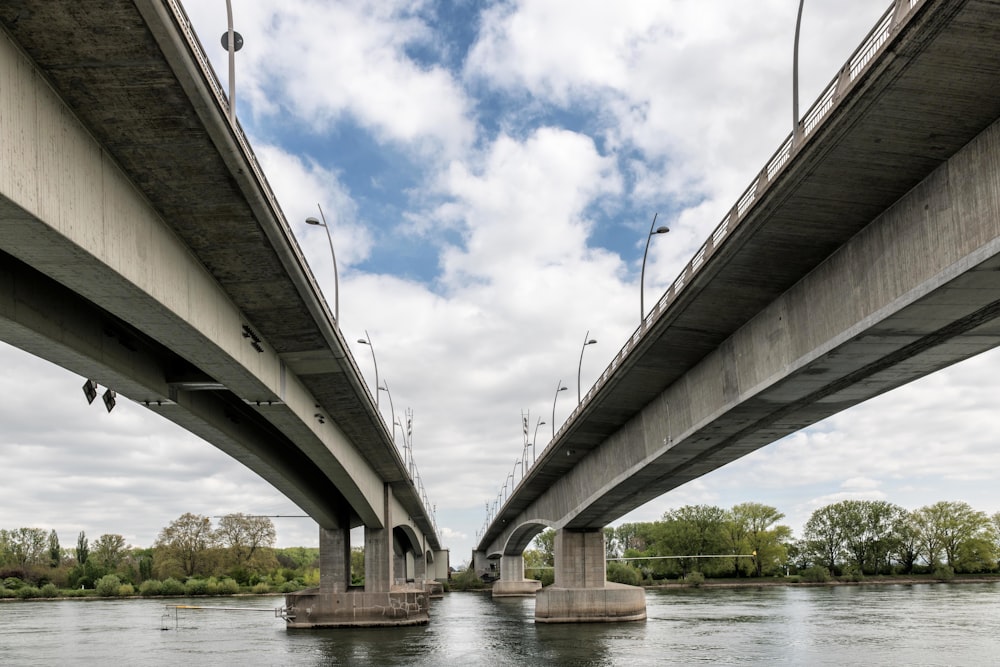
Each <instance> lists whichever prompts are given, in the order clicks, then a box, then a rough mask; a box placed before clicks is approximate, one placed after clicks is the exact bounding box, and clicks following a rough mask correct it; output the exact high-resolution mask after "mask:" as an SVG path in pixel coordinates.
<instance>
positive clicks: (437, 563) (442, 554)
mask: <svg viewBox="0 0 1000 667" xmlns="http://www.w3.org/2000/svg"><path fill="white" fill-rule="evenodd" d="M434 579H438V580H444V581H448V580H449V579H451V551H449V550H448V549H442V550H441V551H435V552H434Z"/></svg>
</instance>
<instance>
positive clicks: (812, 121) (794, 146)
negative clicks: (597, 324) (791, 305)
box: [480, 0, 927, 536]
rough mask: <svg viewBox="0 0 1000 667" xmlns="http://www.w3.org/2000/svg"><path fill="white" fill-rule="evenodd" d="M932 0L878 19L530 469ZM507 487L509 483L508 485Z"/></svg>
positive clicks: (903, 0)
mask: <svg viewBox="0 0 1000 667" xmlns="http://www.w3.org/2000/svg"><path fill="white" fill-rule="evenodd" d="M926 1H927V0H896V1H895V2H893V3H892V5H891V6H890V7H889V8H888V9H887V10H886V11H885V13H884V14H883V15H882V17H881V18H880V19H879V21H878V23H876V25H875V27H874V28H872V30H871V31H870V32H869V33H868V35H867V36H866V38H865V40H864V41H863V42H862V43H861V45H860V46H859V47H858V48H857V49H855V51H854V53H853V54H852V55H851V57H850V58H849V59H848V61H847V63H846V64H845V65H844V67H842V68H841V70H840V71H839V72H838V73H837V76H835V77H834V79H833V81H832V82H831V83H830V84H829V85H828V86H827V87H826V88H825V89H824V90H823V92H822V94H820V96H819V98H818V99H817V100H816V102H814V103H813V105H812V107H810V109H809V110H808V111H807V112H806V115H805V116H804V117H803V119H802V120H800V121H799V125H798V127H796V128H795V131H794V132H792V134H790V135H789V136H788V138H787V139H785V141H784V142H782V144H781V146H780V147H779V148H778V150H777V151H776V152H775V153H774V155H773V156H772V157H771V159H770V160H768V162H767V164H766V166H765V167H764V169H763V170H761V171H760V172H759V173H758V174H757V175H756V176H755V177H754V179H753V181H751V183H750V185H749V186H748V187H747V188H746V190H744V191H743V194H742V195H741V196H740V198H739V199H738V200H737V202H736V204H735V205H734V206H733V207H732V208H731V209H730V210H729V212H728V213H727V214H726V215H725V216H724V217H723V218H722V221H721V222H720V223H719V225H718V226H717V227H716V228H715V230H714V231H713V232H712V234H711V235H710V236H709V237H708V240H707V241H706V242H705V243H704V244H703V245H702V246H701V248H699V249H698V251H697V252H696V253H695V254H694V256H693V258H692V259H691V261H689V262H688V264H687V265H686V266H685V267H684V269H683V270H682V271H681V272H680V274H679V275H678V276H677V278H676V279H675V280H674V282H673V283H671V285H670V286H669V287H668V288H667V290H666V291H665V292H664V294H663V296H662V297H660V299H659V301H657V302H656V305H655V306H653V308H652V309H651V310H650V312H649V313H647V314H646V316H645V318H644V319H643V321H642V322H641V323H640V324H639V328H638V329H636V331H635V333H633V334H632V336H630V337H629V339H628V340H627V341H625V344H624V345H623V346H622V348H621V350H619V352H618V354H617V355H615V357H614V358H613V359H612V360H611V363H610V364H608V367H607V368H606V369H605V370H604V372H603V373H601V375H600V377H598V379H597V381H596V382H595V383H594V384H593V386H591V388H590V389H589V390H588V391H587V393H586V395H584V397H583V400H582V401H581V402H580V403H579V405H577V406H576V407H575V408H574V409H573V411H572V412H571V413H570V414H569V416H568V417H567V418H566V420H565V421H564V422H563V424H562V426H560V427H559V430H558V431H556V433H555V435H554V436H553V437H552V439H551V440H550V441H549V442H548V443H547V444H546V445H545V447H544V448H543V449H542V451H541V454H540V455H539V456H538V458H537V459H536V460H535V461H534V462H533V463H532V465H531V468H530V469H534V467H535V464H536V463H537V462H538V461H540V460H543V459H544V457H545V453H546V452H547V451H548V450H549V449H550V448H551V447H552V446H553V445H554V443H556V442H558V441H559V439H560V438H561V437H562V435H563V434H564V433H565V432H566V431H567V430H569V429H570V428H572V426H573V424H574V422H575V421H576V420H577V419H578V418H579V417H580V415H581V414H583V413H584V411H585V410H586V408H587V405H588V403H589V402H590V401H591V400H593V398H594V397H595V396H596V395H597V394H598V392H600V391H601V389H602V388H603V387H604V386H605V385H606V384H607V382H608V380H609V379H610V378H611V376H612V375H613V374H614V373H615V371H616V370H617V369H618V368H619V367H620V366H621V365H622V364H623V363H624V362H625V360H626V359H627V358H628V356H629V354H631V353H632V351H633V350H634V349H635V348H636V347H637V344H638V343H639V341H640V340H642V337H643V335H644V334H645V332H646V331H648V330H649V328H650V327H651V325H652V324H653V323H655V322H656V321H657V320H659V318H660V317H661V316H663V314H664V313H665V312H666V311H667V310H668V309H669V308H670V306H671V305H672V304H673V303H674V301H675V300H676V299H677V296H678V295H679V294H680V293H681V291H682V290H683V288H684V286H685V285H686V284H687V283H689V282H690V281H691V279H692V278H693V277H694V276H695V275H696V274H697V273H698V271H699V270H700V269H701V268H702V267H703V266H704V265H705V263H706V261H707V260H708V259H709V258H711V257H712V255H713V254H714V253H715V251H716V250H717V249H718V248H719V247H720V246H721V245H722V243H723V242H724V241H725V240H726V239H727V238H728V237H729V235H730V234H732V232H733V231H734V230H735V229H736V228H737V227H738V226H739V225H740V223H741V222H742V221H743V219H744V217H745V215H746V213H747V212H748V211H749V210H750V209H752V208H753V205H754V202H756V201H757V200H759V199H760V198H761V196H762V195H763V193H764V192H766V190H767V189H768V188H769V187H770V185H771V183H772V182H773V181H774V180H775V179H776V178H777V177H778V176H779V175H780V174H781V173H782V172H783V171H784V168H785V166H786V165H787V164H788V162H789V161H790V160H791V158H792V156H793V155H794V154H795V153H796V151H797V150H798V149H800V148H801V147H802V144H803V143H804V142H805V141H807V140H808V138H809V137H810V136H811V135H813V134H814V133H815V131H816V130H817V129H818V128H820V127H821V126H822V124H823V122H824V121H825V120H826V118H827V117H828V116H829V115H830V112H831V111H832V110H833V109H835V108H836V107H837V104H838V103H839V102H840V100H841V99H843V96H844V94H845V93H846V92H847V91H848V89H849V88H850V86H851V84H853V82H854V81H855V80H857V78H858V77H859V76H861V74H863V73H864V72H865V71H867V69H868V66H869V65H870V64H871V62H872V61H873V60H874V59H875V57H876V56H877V55H878V54H879V53H880V52H881V50H882V48H883V47H884V46H885V45H886V43H887V42H888V41H889V38H890V37H891V36H892V34H893V33H894V32H895V31H898V29H899V27H900V25H901V24H902V23H903V21H904V20H906V19H907V18H908V17H909V15H910V13H911V10H912V9H913V8H914V7H915V6H917V5H919V4H922V3H924V2H926ZM526 477H528V474H527V473H525V474H524V475H522V478H521V479H522V481H523V480H524V478H526ZM508 479H509V477H508ZM518 486H520V484H518ZM503 488H504V489H505V488H506V484H505V485H504V487H503ZM515 491H516V488H514V489H512V490H511V492H510V493H509V494H507V495H506V500H509V499H510V497H512V496H513V495H514V494H515ZM506 500H504V502H502V503H500V504H499V505H498V506H497V507H496V511H495V512H489V511H488V512H487V521H486V523H485V524H484V527H483V530H482V532H481V533H480V536H485V535H486V533H487V532H488V530H489V528H490V526H491V524H492V520H493V519H495V518H496V517H497V516H499V513H500V512H501V511H502V510H503V508H504V507H505V506H506Z"/></svg>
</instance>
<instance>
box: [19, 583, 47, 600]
mask: <svg viewBox="0 0 1000 667" xmlns="http://www.w3.org/2000/svg"><path fill="white" fill-rule="evenodd" d="M39 596H41V592H40V591H39V590H38V589H37V588H35V587H34V586H27V585H25V586H21V587H20V588H18V589H17V597H19V598H21V599H22V600H27V599H28V598H37V597H39Z"/></svg>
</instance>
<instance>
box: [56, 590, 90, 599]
mask: <svg viewBox="0 0 1000 667" xmlns="http://www.w3.org/2000/svg"><path fill="white" fill-rule="evenodd" d="M90 593H91V591H88V590H85V589H83V588H68V589H66V590H64V591H63V592H62V596H63V597H64V598H85V597H89V596H90Z"/></svg>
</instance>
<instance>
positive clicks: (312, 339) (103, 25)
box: [0, 0, 438, 548]
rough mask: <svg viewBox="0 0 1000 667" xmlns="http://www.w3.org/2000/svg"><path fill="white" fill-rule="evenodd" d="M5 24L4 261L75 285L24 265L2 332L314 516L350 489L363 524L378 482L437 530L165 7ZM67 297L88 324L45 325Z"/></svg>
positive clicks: (328, 510) (331, 509) (0, 125)
mask: <svg viewBox="0 0 1000 667" xmlns="http://www.w3.org/2000/svg"><path fill="white" fill-rule="evenodd" d="M175 11H176V12H178V13H177V14H175V13H174V12H175ZM0 27H2V29H3V33H2V36H0V91H2V94H0V158H2V159H0V263H2V264H4V265H5V266H6V265H10V266H12V267H14V266H17V265H16V262H18V261H19V262H22V263H23V264H24V265H25V266H26V267H28V268H29V269H30V270H33V271H36V272H37V273H38V277H39V278H40V279H44V280H49V281H52V282H53V283H55V284H62V285H68V286H71V287H72V292H70V294H69V298H68V299H64V300H63V301H54V302H45V301H42V300H40V299H37V298H35V297H36V296H37V295H38V294H39V293H41V292H42V291H44V292H46V293H49V294H51V293H53V290H48V289H46V290H41V291H35V293H32V292H33V290H34V284H35V283H36V282H37V283H39V284H41V283H42V282H44V280H39V281H36V280H26V281H22V282H19V284H18V285H17V286H16V289H15V290H12V292H11V295H12V298H11V302H12V303H13V304H14V308H13V309H12V310H10V311H8V312H10V313H13V318H14V319H13V322H14V324H11V325H9V326H8V325H3V326H2V327H0V328H6V329H8V330H9V331H10V338H9V339H8V338H5V340H9V342H12V343H13V344H15V345H18V346H19V347H24V349H28V350H29V351H31V352H32V353H34V354H37V355H38V356H41V357H43V358H47V359H50V360H51V361H54V362H55V363H60V364H64V362H68V363H71V364H72V365H71V366H67V367H68V368H70V369H71V370H74V371H77V372H79V373H81V375H83V376H85V377H91V378H95V379H97V380H98V382H99V383H101V384H102V385H107V386H111V387H112V388H114V389H115V390H116V391H118V393H119V394H120V395H122V396H124V397H128V398H131V399H132V400H135V401H137V402H140V403H143V404H144V405H147V406H149V407H150V408H151V409H155V410H157V411H158V412H160V413H161V414H164V416H166V417H167V418H168V419H172V420H174V421H176V422H177V423H178V424H180V425H181V426H183V427H185V428H189V429H190V430H192V431H193V432H195V433H197V434H198V435H201V436H202V437H204V438H205V439H207V440H209V441H210V442H212V443H213V444H216V445H218V446H219V447H220V448H222V449H223V450H224V451H226V452H227V453H230V454H232V455H233V456H236V457H237V458H239V459H240V460H241V461H242V462H244V463H245V464H247V466H248V467H250V468H251V469H253V470H255V471H257V472H258V473H260V474H261V476H262V477H264V478H265V479H267V480H268V481H270V482H271V483H272V484H274V485H275V486H276V488H278V489H279V490H281V491H282V492H284V493H285V494H286V495H288V496H289V497H290V498H292V499H293V500H294V501H295V502H296V503H297V504H299V505H300V506H301V507H303V508H304V509H305V510H306V511H307V512H309V514H310V515H311V516H313V517H314V518H316V520H317V521H318V522H319V523H320V525H321V526H325V527H333V526H334V525H336V520H335V519H334V517H335V515H336V514H337V512H339V511H340V508H341V506H342V505H343V503H344V500H345V499H346V500H347V502H348V503H349V504H350V505H351V507H352V517H351V522H352V524H353V525H355V526H357V525H361V524H362V523H365V524H371V525H377V523H378V519H377V517H376V512H375V509H374V508H376V507H377V506H378V504H379V503H378V499H379V497H380V495H381V490H382V484H383V482H385V481H388V482H389V483H390V484H392V485H393V487H394V490H395V491H396V495H397V497H398V498H399V500H400V502H401V503H402V504H403V505H404V506H405V507H406V509H407V514H408V515H409V516H410V517H411V520H412V521H413V522H414V523H415V524H417V525H418V526H419V527H420V530H421V532H422V533H423V534H425V535H430V542H431V543H432V545H433V546H434V547H435V548H437V547H438V544H437V536H436V535H434V534H433V526H432V525H431V522H430V521H429V520H428V516H427V512H426V510H425V509H424V508H423V507H422V504H421V502H420V499H419V495H418V494H417V493H416V492H415V490H414V489H413V484H412V482H411V481H410V480H409V478H408V474H407V471H406V468H405V466H404V465H403V462H402V460H401V458H400V456H399V452H398V451H397V449H396V447H395V446H394V445H393V443H392V439H391V434H389V433H388V431H387V429H386V428H385V425H384V423H383V422H382V419H381V417H380V415H379V414H378V411H377V410H376V409H375V408H374V405H373V401H372V397H371V395H370V392H369V391H368V389H367V387H366V385H365V382H364V380H363V378H361V376H360V373H359V372H358V369H357V365H356V363H355V362H354V360H353V357H352V356H351V354H350V350H349V349H348V347H347V345H346V343H345V341H344V340H343V337H342V336H341V334H340V332H339V331H338V329H337V326H336V323H334V322H333V321H332V318H331V313H330V312H329V308H327V307H326V304H325V302H324V301H323V299H322V296H321V294H320V292H319V289H318V287H317V286H316V282H315V280H314V279H313V277H312V276H311V274H310V272H309V270H308V267H307V266H306V265H305V261H304V259H303V257H302V253H301V251H300V250H299V248H298V246H297V245H296V243H295V240H294V236H293V235H292V233H291V229H290V228H289V226H288V224H287V222H286V221H285V220H284V218H283V216H282V213H281V211H280V209H279V208H278V206H277V203H276V202H275V201H274V198H273V195H272V194H271V192H270V190H269V188H268V186H267V183H266V180H265V179H264V177H263V174H262V173H261V172H260V169H259V166H258V165H257V161H256V159H255V157H254V156H253V154H252V151H251V150H250V148H249V145H248V144H247V143H246V139H245V137H244V136H243V134H242V131H241V130H240V129H239V128H238V127H234V126H232V125H231V124H230V122H229V119H228V114H227V113H226V110H225V109H224V108H223V106H222V105H223V104H224V98H223V97H222V96H221V91H220V90H218V89H217V87H213V82H214V81H215V79H214V75H212V73H211V72H209V71H206V70H205V69H204V67H205V66H206V62H207V61H206V60H205V58H204V54H203V53H201V51H200V47H199V46H198V45H197V41H196V40H195V39H194V38H193V36H192V35H190V34H189V33H187V32H186V30H187V29H188V23H187V20H186V18H185V17H183V14H182V12H181V10H180V9H179V6H176V5H174V4H172V3H163V2H159V1H157V0H139V1H138V2H135V3H133V2H118V3H116V2H108V3H101V4H100V5H99V6H87V7H86V8H81V7H80V6H79V4H78V3H75V2H63V1H62V0H52V1H46V2H41V1H38V2H32V1H29V2H19V3H16V5H2V6H0ZM55 43H59V44H60V47H59V48H52V47H53V45H54V44H55ZM144 90H145V91H147V93H148V94H144V93H143V91H144ZM200 187H204V188H205V190H199V189H198V188H200ZM248 266H251V267H253V271H252V272H249V273H248V272H247V270H246V267H248ZM15 270H16V271H17V272H20V273H22V274H23V273H24V272H23V271H21V268H20V267H19V266H17V268H16V269H15ZM25 275H26V274H25ZM69 301H72V302H73V308H76V309H77V310H79V311H80V312H81V313H82V314H83V316H82V317H81V319H87V318H88V317H89V319H90V321H91V322H93V323H96V324H97V326H98V327H100V328H103V332H102V335H101V336H98V337H96V338H94V337H90V336H89V335H88V337H86V338H84V337H82V336H77V335H76V334H75V332H74V331H73V330H72V329H69V328H66V329H65V330H64V331H63V332H62V333H61V334H59V333H56V332H54V331H52V327H51V322H55V323H58V322H59V321H60V317H59V314H60V313H61V311H62V310H63V309H66V308H67V305H68V303H69ZM36 308H38V310H37V313H38V314H39V315H40V316H36V317H31V316H30V313H31V311H32V310H34V309H36ZM87 308H89V313H84V311H85V310H86V309H87ZM91 328H92V327H91ZM36 334H37V335H36ZM62 334H68V335H62ZM88 334H89V331H88ZM5 335H6V334H5ZM102 338H111V339H113V340H112V341H104V342H101V339H102ZM95 342H96V343H100V344H99V345H95ZM107 342H113V343H114V345H107V344H106V343H107ZM115 346H118V347H119V348H120V349H119V350H117V351H115V350H114V347H115ZM102 348H103V349H102ZM258 348H259V349H258ZM108 351H114V354H111V355H108V354H105V353H106V352H108ZM95 354H99V355H103V356H96V357H95V356H93V355H95ZM137 361H141V362H142V363H141V364H140V365H141V366H142V368H143V370H144V373H145V374H144V375H143V376H142V377H141V378H132V377H130V367H131V366H135V365H136V363H135V362H137ZM206 389H207V390H209V391H205V390H206ZM199 394H201V395H199ZM204 394H213V395H212V396H204ZM216 420H220V421H216ZM234 425H236V426H235V428H234ZM238 431H248V432H256V433H257V441H258V443H259V444H260V445H261V446H259V447H258V446H255V447H249V446H243V445H240V443H239V437H240V434H238V433H234V432H238ZM262 436H263V437H262ZM268 440H270V441H271V443H272V444H271V446H270V449H272V450H273V451H268V449H269V448H268V447H267V446H266V444H264V443H266V442H267V441H268ZM285 458H287V459H290V461H291V462H290V463H285V462H284V461H283V459H285ZM299 464H303V466H302V467H303V470H302V471H300V472H296V471H295V468H298V467H299ZM324 480H325V481H324Z"/></svg>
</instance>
